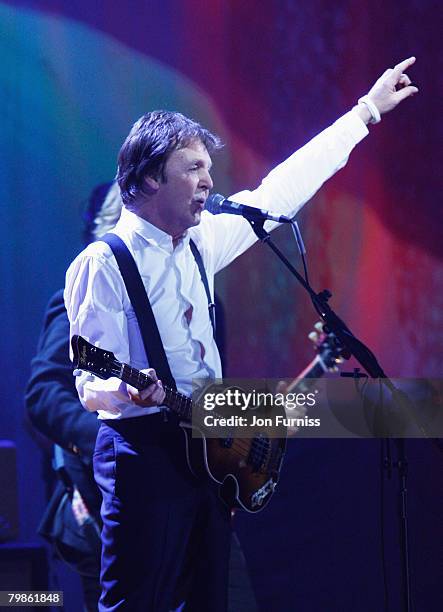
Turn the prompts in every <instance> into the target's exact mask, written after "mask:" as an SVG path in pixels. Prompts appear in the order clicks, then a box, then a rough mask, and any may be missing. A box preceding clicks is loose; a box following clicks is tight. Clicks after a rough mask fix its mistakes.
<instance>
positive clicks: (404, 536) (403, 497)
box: [248, 219, 412, 612]
mask: <svg viewBox="0 0 443 612" xmlns="http://www.w3.org/2000/svg"><path fill="white" fill-rule="evenodd" d="M248 221H249V223H250V225H251V227H252V229H253V231H254V233H255V235H256V236H257V237H258V239H259V240H260V242H263V243H264V244H267V245H268V246H269V248H270V249H271V250H272V251H274V253H275V254H276V255H277V257H278V258H279V259H280V260H281V261H282V262H283V263H284V265H285V266H286V268H287V269H288V270H289V271H290V272H291V273H292V274H293V276H295V278H296V279H297V280H298V282H299V283H300V284H301V285H302V287H303V288H304V289H305V290H306V291H307V292H308V294H309V296H310V298H311V301H312V303H313V305H314V308H315V310H316V311H317V313H318V314H319V316H320V317H321V318H322V320H323V321H324V322H325V325H326V327H327V329H328V331H330V332H332V333H333V334H335V335H336V336H337V338H338V339H339V341H340V342H341V344H342V345H343V346H344V347H345V348H346V349H347V350H348V351H349V353H350V354H351V355H353V356H354V357H355V359H356V360H357V361H358V362H359V363H360V364H361V365H362V366H363V367H364V369H365V370H366V371H367V373H368V374H369V376H370V377H371V378H374V379H375V378H377V379H379V380H380V382H381V383H383V384H384V385H385V386H386V387H387V388H388V389H389V390H390V391H391V393H392V398H393V400H394V402H395V403H397V404H398V405H399V406H400V408H401V407H402V406H405V405H406V404H407V402H408V397H407V396H406V394H405V393H404V392H403V391H401V390H400V389H397V387H395V385H394V384H393V382H392V381H391V380H390V379H389V378H388V376H387V375H386V374H385V372H384V371H383V369H382V367H381V365H380V364H379V362H378V361H377V358H376V357H375V355H374V353H372V351H371V350H370V349H369V348H368V347H367V346H366V345H365V344H364V343H363V342H361V340H359V339H358V338H357V337H356V336H354V334H353V333H352V332H351V330H350V329H349V328H348V327H347V325H346V324H345V323H344V321H342V319H340V317H339V316H338V315H337V314H336V313H335V312H334V311H333V310H332V308H331V307H330V306H329V304H328V300H329V298H331V297H332V293H331V292H330V291H329V290H328V289H324V290H323V291H321V292H320V293H316V292H315V291H314V290H313V289H312V287H311V286H310V285H309V283H307V282H306V281H305V279H304V278H303V277H302V276H301V274H300V273H299V272H298V271H297V270H296V269H295V268H294V266H293V265H292V264H291V263H290V261H289V260H288V259H287V258H286V257H285V255H284V254H283V253H282V252H281V251H280V249H279V248H278V247H277V246H276V245H275V244H274V243H273V242H272V240H271V236H270V234H269V232H267V231H266V230H265V229H264V227H263V225H264V220H259V221H258V220H253V219H248ZM394 441H395V442H396V444H397V453H398V460H397V461H396V462H393V464H392V465H393V467H396V468H397V469H398V475H399V520H400V549H401V562H402V563H401V566H402V587H403V589H402V590H403V610H404V612H411V610H412V607H411V580H410V570H409V549H408V517H407V475H408V469H407V467H408V462H407V458H406V450H405V441H404V439H400V438H394ZM388 444H389V439H388ZM386 467H387V469H391V465H389V466H386Z"/></svg>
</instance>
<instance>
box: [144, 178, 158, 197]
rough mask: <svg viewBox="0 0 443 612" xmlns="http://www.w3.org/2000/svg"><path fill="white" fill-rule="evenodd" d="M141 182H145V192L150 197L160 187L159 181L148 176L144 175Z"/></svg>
mask: <svg viewBox="0 0 443 612" xmlns="http://www.w3.org/2000/svg"><path fill="white" fill-rule="evenodd" d="M143 180H144V181H145V190H146V191H147V192H148V193H150V194H151V195H154V193H156V192H157V191H158V188H159V187H160V181H159V180H157V179H155V178H153V177H152V176H148V175H146V176H145V177H144V179H143Z"/></svg>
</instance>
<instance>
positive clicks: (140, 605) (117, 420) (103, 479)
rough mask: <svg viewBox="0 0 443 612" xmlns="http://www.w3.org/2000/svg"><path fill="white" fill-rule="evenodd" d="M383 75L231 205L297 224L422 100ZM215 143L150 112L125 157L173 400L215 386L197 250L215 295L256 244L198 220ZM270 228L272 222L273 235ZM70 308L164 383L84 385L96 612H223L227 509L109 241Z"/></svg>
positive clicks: (80, 327) (243, 228) (109, 345)
mask: <svg viewBox="0 0 443 612" xmlns="http://www.w3.org/2000/svg"><path fill="white" fill-rule="evenodd" d="M414 61H415V58H409V59H407V60H404V61H403V62H401V63H399V64H398V65H397V66H396V67H395V68H393V69H389V70H387V71H386V72H385V73H384V74H383V75H382V76H381V77H380V79H378V81H377V82H376V83H375V85H374V86H373V87H372V89H371V90H370V91H369V93H368V95H367V96H364V97H363V98H361V99H360V100H359V102H358V104H357V105H356V106H355V107H354V108H353V109H352V110H351V111H349V112H348V113H346V114H345V115H344V116H343V117H341V118H340V119H338V120H337V121H336V122H335V123H334V124H333V125H332V126H330V127H329V128H327V129H326V130H324V131H323V132H322V133H320V134H319V135H318V136H317V137H315V138H314V139H313V140H311V141H310V142H309V143H308V144H306V145H305V146H304V147H303V148H301V149H300V150H299V151H297V152H296V153H294V154H293V155H292V156H291V157H289V159H287V160H286V161H284V162H283V163H282V164H280V165H279V166H277V167H276V168H275V169H274V170H272V171H271V172H270V173H269V174H268V176H266V177H265V178H264V179H263V181H262V183H261V185H259V186H258V187H257V189H255V190H254V191H243V192H241V193H239V194H236V195H235V196H232V199H233V200H235V201H237V202H240V203H243V204H247V205H249V206H255V207H258V208H262V209H273V210H278V211H279V213H282V214H285V215H287V216H289V217H292V216H293V215H295V214H296V213H297V212H298V210H300V208H301V207H302V206H303V205H304V204H305V203H306V202H307V201H308V200H309V199H310V198H311V197H312V196H313V194H314V193H315V192H316V191H317V190H318V189H319V188H320V186H321V185H322V184H323V182H324V181H325V180H327V179H328V178H329V177H331V176H332V175H333V174H334V173H335V172H336V171H337V170H339V169H340V168H342V167H343V166H344V165H345V163H346V161H347V159H348V156H349V154H350V152H351V151H352V149H353V148H354V146H355V145H356V144H357V143H358V142H360V141H361V140H362V139H363V138H364V137H365V136H366V135H367V133H368V129H367V124H369V123H376V122H378V121H379V120H380V116H381V115H383V114H385V113H387V112H388V111H390V110H392V109H393V108H395V107H396V106H397V105H398V104H399V103H400V102H401V101H402V100H404V99H406V98H407V97H409V96H411V95H413V94H414V93H416V92H417V91H418V90H417V88H416V87H414V86H413V85H411V82H410V80H409V77H408V76H407V75H406V74H405V71H406V70H407V68H408V67H409V66H411V65H412V64H413V63H414ZM219 146H220V142H219V140H218V138H217V137H216V136H214V135H213V134H211V133H210V132H209V131H208V130H206V129H204V128H203V127H202V126H201V125H199V124H198V123H195V122H194V121H192V120H191V119H188V118H187V117H184V116H183V115H181V114H180V113H176V112H168V111H154V112H151V113H148V114H146V115H144V116H143V117H141V118H140V119H139V120H138V121H137V122H136V123H135V124H134V126H133V127H132V129H131V131H130V133H129V136H128V137H127V139H126V141H125V142H124V144H123V146H122V148H121V150H120V154H119V160H118V183H119V186H120V190H121V196H122V200H123V203H124V208H123V211H122V216H121V218H120V220H119V222H118V223H117V225H116V227H115V229H114V230H112V231H113V233H115V234H116V235H117V236H119V237H120V238H121V239H122V240H123V242H124V243H125V244H126V246H127V247H128V249H129V251H130V253H131V255H132V256H133V258H134V260H135V263H136V265H137V268H138V271H139V273H140V275H141V278H142V281H143V285H144V287H145V289H146V292H147V295H148V297H149V301H150V304H151V306H152V310H153V313H154V316H155V321H156V324H157V326H158V330H159V332H160V337H161V341H162V344H163V347H164V350H165V353H166V357H167V361H168V363H169V367H170V369H171V372H172V376H173V378H174V380H175V382H176V385H177V389H178V391H179V392H181V393H183V394H186V395H190V393H191V389H192V379H196V378H208V377H210V378H220V377H221V367H220V358H219V354H218V350H217V346H216V344H215V341H214V338H213V329H212V326H211V320H210V316H209V313H208V299H207V296H206V292H205V288H204V285H203V282H202V278H201V275H200V272H199V269H198V266H197V263H196V260H195V258H194V255H193V254H192V252H191V249H190V240H191V239H192V241H193V242H194V243H195V245H196V246H197V249H198V251H199V252H200V255H201V257H202V260H203V264H204V267H205V270H206V274H207V277H208V280H209V287H210V291H211V294H212V295H213V283H214V275H215V274H216V273H217V272H218V271H220V270H221V269H223V268H224V267H225V266H227V265H228V264H229V263H230V262H231V261H233V260H234V259H235V258H236V257H238V256H239V255H241V254H242V253H243V252H244V251H245V250H246V249H247V248H249V247H250V246H251V245H252V244H253V243H254V242H255V240H256V237H255V234H254V232H253V231H252V229H251V227H250V225H249V223H248V222H247V221H246V220H245V219H243V218H240V217H237V216H230V215H225V214H222V215H218V216H212V215H210V214H209V213H208V212H206V211H204V206H205V201H206V199H207V197H208V194H209V192H210V190H211V189H212V186H213V184H212V179H211V165H212V162H211V154H212V152H213V151H214V150H216V149H217V148H218V147H219ZM275 225H276V224H275V223H271V222H266V224H265V228H266V229H268V230H270V229H273V227H275ZM65 303H66V308H67V312H68V316H69V320H70V327H71V335H72V334H79V335H81V336H83V337H85V338H86V339H87V340H89V341H90V342H91V343H92V344H95V345H97V346H100V347H102V348H105V349H107V350H110V351H113V352H114V353H115V355H116V357H117V359H118V360H119V361H122V362H125V363H129V364H131V365H132V366H134V367H135V368H137V369H144V371H147V372H149V373H150V375H151V377H152V378H153V379H154V380H155V381H156V382H155V384H152V385H151V386H150V387H148V389H146V390H144V391H142V392H139V391H137V390H136V389H135V388H133V387H131V386H129V385H127V384H125V383H123V382H121V381H120V380H119V379H117V378H110V379H108V380H105V381H103V380H101V379H98V378H96V377H93V376H91V375H90V374H87V373H82V374H81V375H80V376H78V377H77V381H76V384H77V390H78V393H79V396H80V399H81V401H82V403H83V405H84V406H85V408H86V409H87V410H90V411H97V413H98V418H99V419H100V420H101V426H100V430H99V434H98V437H97V443H96V449H95V455H94V471H95V478H96V481H97V483H98V485H99V487H100V489H101V492H102V495H103V504H102V511H101V513H102V519H103V531H102V545H103V551H102V567H101V585H102V595H101V599H100V604H99V610H101V611H104V610H108V611H110V610H130V611H131V612H133V611H138V610H140V611H143V612H147V611H148V610H149V611H152V612H167V611H169V610H172V609H174V608H175V607H177V606H178V605H180V604H182V603H183V602H185V609H186V610H192V611H203V610H205V611H208V612H209V611H211V612H219V611H220V612H221V611H224V610H226V606H227V601H226V591H227V568H228V557H229V542H230V512H229V509H228V508H227V507H225V506H224V505H223V504H222V502H220V500H219V499H218V497H217V495H216V493H215V492H214V490H213V489H212V488H211V487H210V486H209V485H208V482H207V480H206V479H204V478H197V477H195V476H194V475H193V474H192V473H191V472H190V471H189V469H188V467H187V463H186V457H185V448H184V437H183V433H182V431H181V430H180V428H179V427H178V424H177V421H176V420H175V419H173V418H171V417H166V418H165V415H164V414H163V413H162V410H161V405H162V402H163V400H164V391H163V387H162V383H161V381H159V380H157V377H156V374H155V371H154V370H152V369H147V368H149V365H150V364H149V363H148V360H147V356H146V353H145V349H144V345H143V341H142V336H141V333H140V329H139V326H138V323H137V320H136V318H135V315H134V310H133V307H132V305H131V302H130V300H129V297H128V294H127V291H126V288H125V284H124V282H123V280H122V277H121V274H120V271H119V268H118V266H117V263H116V260H115V258H114V256H113V253H112V251H111V249H110V248H109V246H108V245H107V244H106V243H104V242H100V241H98V242H95V243H93V244H91V245H89V246H88V247H87V248H86V249H85V250H84V251H83V252H82V253H81V254H80V255H79V256H78V257H77V258H76V259H75V260H74V262H73V263H72V264H71V266H70V268H69V270H68V272H67V277H66V289H65Z"/></svg>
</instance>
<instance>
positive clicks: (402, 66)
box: [393, 56, 415, 77]
mask: <svg viewBox="0 0 443 612" xmlns="http://www.w3.org/2000/svg"><path fill="white" fill-rule="evenodd" d="M414 62H415V57H414V56H412V57H408V59H405V60H403V61H402V62H400V63H399V64H397V65H396V66H395V68H394V71H393V72H394V75H395V76H396V77H399V76H400V75H401V74H402V72H404V71H405V70H407V69H408V68H409V66H412V64H413V63H414Z"/></svg>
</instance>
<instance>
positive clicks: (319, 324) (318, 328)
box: [314, 321, 323, 333]
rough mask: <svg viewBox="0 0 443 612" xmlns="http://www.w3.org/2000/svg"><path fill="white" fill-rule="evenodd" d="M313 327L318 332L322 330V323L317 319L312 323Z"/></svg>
mask: <svg viewBox="0 0 443 612" xmlns="http://www.w3.org/2000/svg"><path fill="white" fill-rule="evenodd" d="M314 327H315V329H316V330H317V331H318V332H320V333H321V332H322V331H323V323H322V322H321V321H317V323H316V324H315V325H314Z"/></svg>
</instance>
